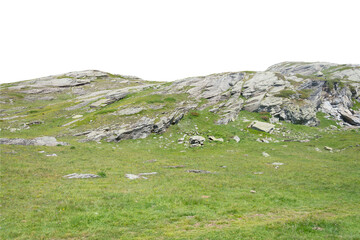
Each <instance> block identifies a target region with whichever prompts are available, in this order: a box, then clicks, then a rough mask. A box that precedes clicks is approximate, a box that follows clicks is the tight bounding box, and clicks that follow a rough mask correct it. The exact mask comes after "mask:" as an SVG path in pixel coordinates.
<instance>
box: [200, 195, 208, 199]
mask: <svg viewBox="0 0 360 240" xmlns="http://www.w3.org/2000/svg"><path fill="white" fill-rule="evenodd" d="M209 197H210V196H206V195H203V196H201V198H209Z"/></svg>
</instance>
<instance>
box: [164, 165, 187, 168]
mask: <svg viewBox="0 0 360 240" xmlns="http://www.w3.org/2000/svg"><path fill="white" fill-rule="evenodd" d="M184 167H186V166H185V165H176V166H164V168H184Z"/></svg>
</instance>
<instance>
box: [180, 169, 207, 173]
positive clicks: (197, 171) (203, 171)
mask: <svg viewBox="0 0 360 240" xmlns="http://www.w3.org/2000/svg"><path fill="white" fill-rule="evenodd" d="M186 172H188V173H212V172H210V171H205V170H195V169H191V170H187V171H186Z"/></svg>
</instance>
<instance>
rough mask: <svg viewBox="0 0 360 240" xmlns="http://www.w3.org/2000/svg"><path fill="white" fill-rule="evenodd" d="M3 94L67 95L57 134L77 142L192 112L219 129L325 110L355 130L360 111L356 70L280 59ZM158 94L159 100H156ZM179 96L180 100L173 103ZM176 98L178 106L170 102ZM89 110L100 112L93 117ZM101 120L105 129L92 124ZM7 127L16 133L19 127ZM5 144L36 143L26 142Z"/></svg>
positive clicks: (133, 131) (106, 77) (92, 76)
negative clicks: (248, 115)
mask: <svg viewBox="0 0 360 240" xmlns="http://www.w3.org/2000/svg"><path fill="white" fill-rule="evenodd" d="M0 90H1V102H4V103H5V104H14V102H16V101H20V99H25V100H26V101H43V100H47V101H49V104H48V105H49V106H51V104H52V100H56V101H54V104H57V103H58V102H59V101H58V100H59V99H60V98H63V97H64V96H66V97H65V98H66V100H64V103H66V104H65V107H64V109H59V110H58V111H59V112H61V114H64V113H63V112H62V110H66V111H67V113H65V114H66V116H63V117H65V118H66V119H69V118H71V116H74V117H75V116H76V117H79V118H75V120H76V121H75V120H74V121H70V120H69V121H68V122H62V123H61V126H62V127H63V129H62V130H61V131H63V130H64V133H61V134H64V135H69V136H73V135H74V134H75V135H77V136H80V135H82V136H84V139H82V140H81V141H101V140H105V141H121V140H124V139H138V138H145V137H147V136H149V135H150V134H151V133H163V132H165V131H166V129H167V128H169V127H170V126H171V125H173V124H177V123H178V122H179V121H180V120H181V119H182V118H183V117H184V116H185V115H186V114H188V113H189V112H190V111H193V110H205V109H209V111H210V112H212V113H214V114H217V115H218V118H217V119H216V120H214V122H213V123H214V124H219V125H222V124H228V123H230V122H232V121H235V120H236V119H237V118H238V116H239V113H240V112H241V111H243V110H246V111H251V112H268V113H269V114H268V116H269V118H270V121H271V123H279V121H287V122H291V123H294V124H304V125H308V126H316V125H318V124H319V120H318V118H317V116H318V113H319V112H323V113H325V115H326V117H329V118H332V119H334V120H336V121H337V122H338V124H339V125H340V126H360V111H359V110H357V109H358V108H353V106H354V104H355V103H357V102H360V65H350V64H342V65H339V64H333V63H322V62H320V63H303V62H283V63H279V64H276V65H273V66H271V67H269V68H268V69H267V70H266V71H262V72H230V73H218V74H211V75H208V76H200V77H190V78H186V79H181V80H178V81H174V82H172V83H159V82H158V83H156V82H149V81H145V80H141V79H139V78H137V77H132V76H125V75H112V74H109V73H105V72H101V71H96V70H87V71H80V72H71V73H66V74H61V75H54V76H49V77H44V78H38V79H34V80H30V81H23V82H18V83H14V84H13V86H10V87H6V86H1V88H0ZM155 95H158V96H161V97H162V96H163V98H162V99H158V100H155V101H154V100H153V99H152V97H155ZM170 95H171V96H170ZM179 95H181V96H182V97H181V98H180V97H179V99H181V100H178V99H175V98H173V96H179ZM14 96H15V97H14ZM16 96H17V97H16ZM60 96H61V97H60ZM139 96H141V98H142V99H140V98H139ZM132 98H134V99H135V101H134V102H131V99H132ZM166 99H168V100H169V101H170V102H166ZM173 100H175V101H176V103H175V102H173V104H170V103H171V101H173ZM122 102H126V104H121V103H122ZM43 107H44V106H42V108H43ZM28 110H32V109H28ZM28 110H20V111H18V112H15V113H10V114H9V111H8V110H6V111H5V112H1V117H3V118H1V120H3V121H14V122H15V121H19V122H21V119H22V117H26V116H27V114H28ZM36 111H38V109H36ZM20 112H22V113H21V115H20V114H19V113H20ZM93 112H94V113H95V114H94V115H96V114H98V113H99V115H96V116H95V117H94V116H92V115H91V113H93ZM100 114H101V115H100ZM270 115H271V116H270ZM80 116H84V117H80ZM100 116H101V117H100ZM59 117H61V116H59ZM19 119H20V120H19ZM109 119H110V120H109ZM92 121H93V122H92ZM102 122H104V125H101V126H99V124H96V123H102ZM24 123H26V122H25V121H24V122H22V124H24ZM280 123H281V122H280ZM44 124H46V123H44ZM266 124H267V123H266ZM78 126H80V127H79V129H78ZM85 126H86V127H85ZM10 128H11V129H18V128H19V125H17V126H10V127H9V128H8V129H10ZM255 128H257V129H259V130H261V129H262V130H261V131H266V132H269V131H271V129H272V128H273V127H271V125H268V126H266V127H264V126H260V127H259V126H258V124H255ZM76 132H77V133H76ZM192 134H194V135H199V134H200V133H197V132H194V133H192ZM235 140H236V139H235ZM9 141H10V142H11V141H13V142H17V143H21V144H23V145H29V144H34V143H32V142H28V140H9ZM9 141H8V142H9ZM236 141H237V140H236ZM3 142H6V141H3ZM180 143H184V140H182V141H180ZM57 144H58V143H57ZM57 144H56V145H57ZM191 145H194V146H199V145H200V146H201V143H196V144H191Z"/></svg>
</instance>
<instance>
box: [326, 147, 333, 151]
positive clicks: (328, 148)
mask: <svg viewBox="0 0 360 240" xmlns="http://www.w3.org/2000/svg"><path fill="white" fill-rule="evenodd" d="M324 149H325V150H326V151H329V152H332V151H333V149H332V148H331V147H328V146H325V147H324Z"/></svg>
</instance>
